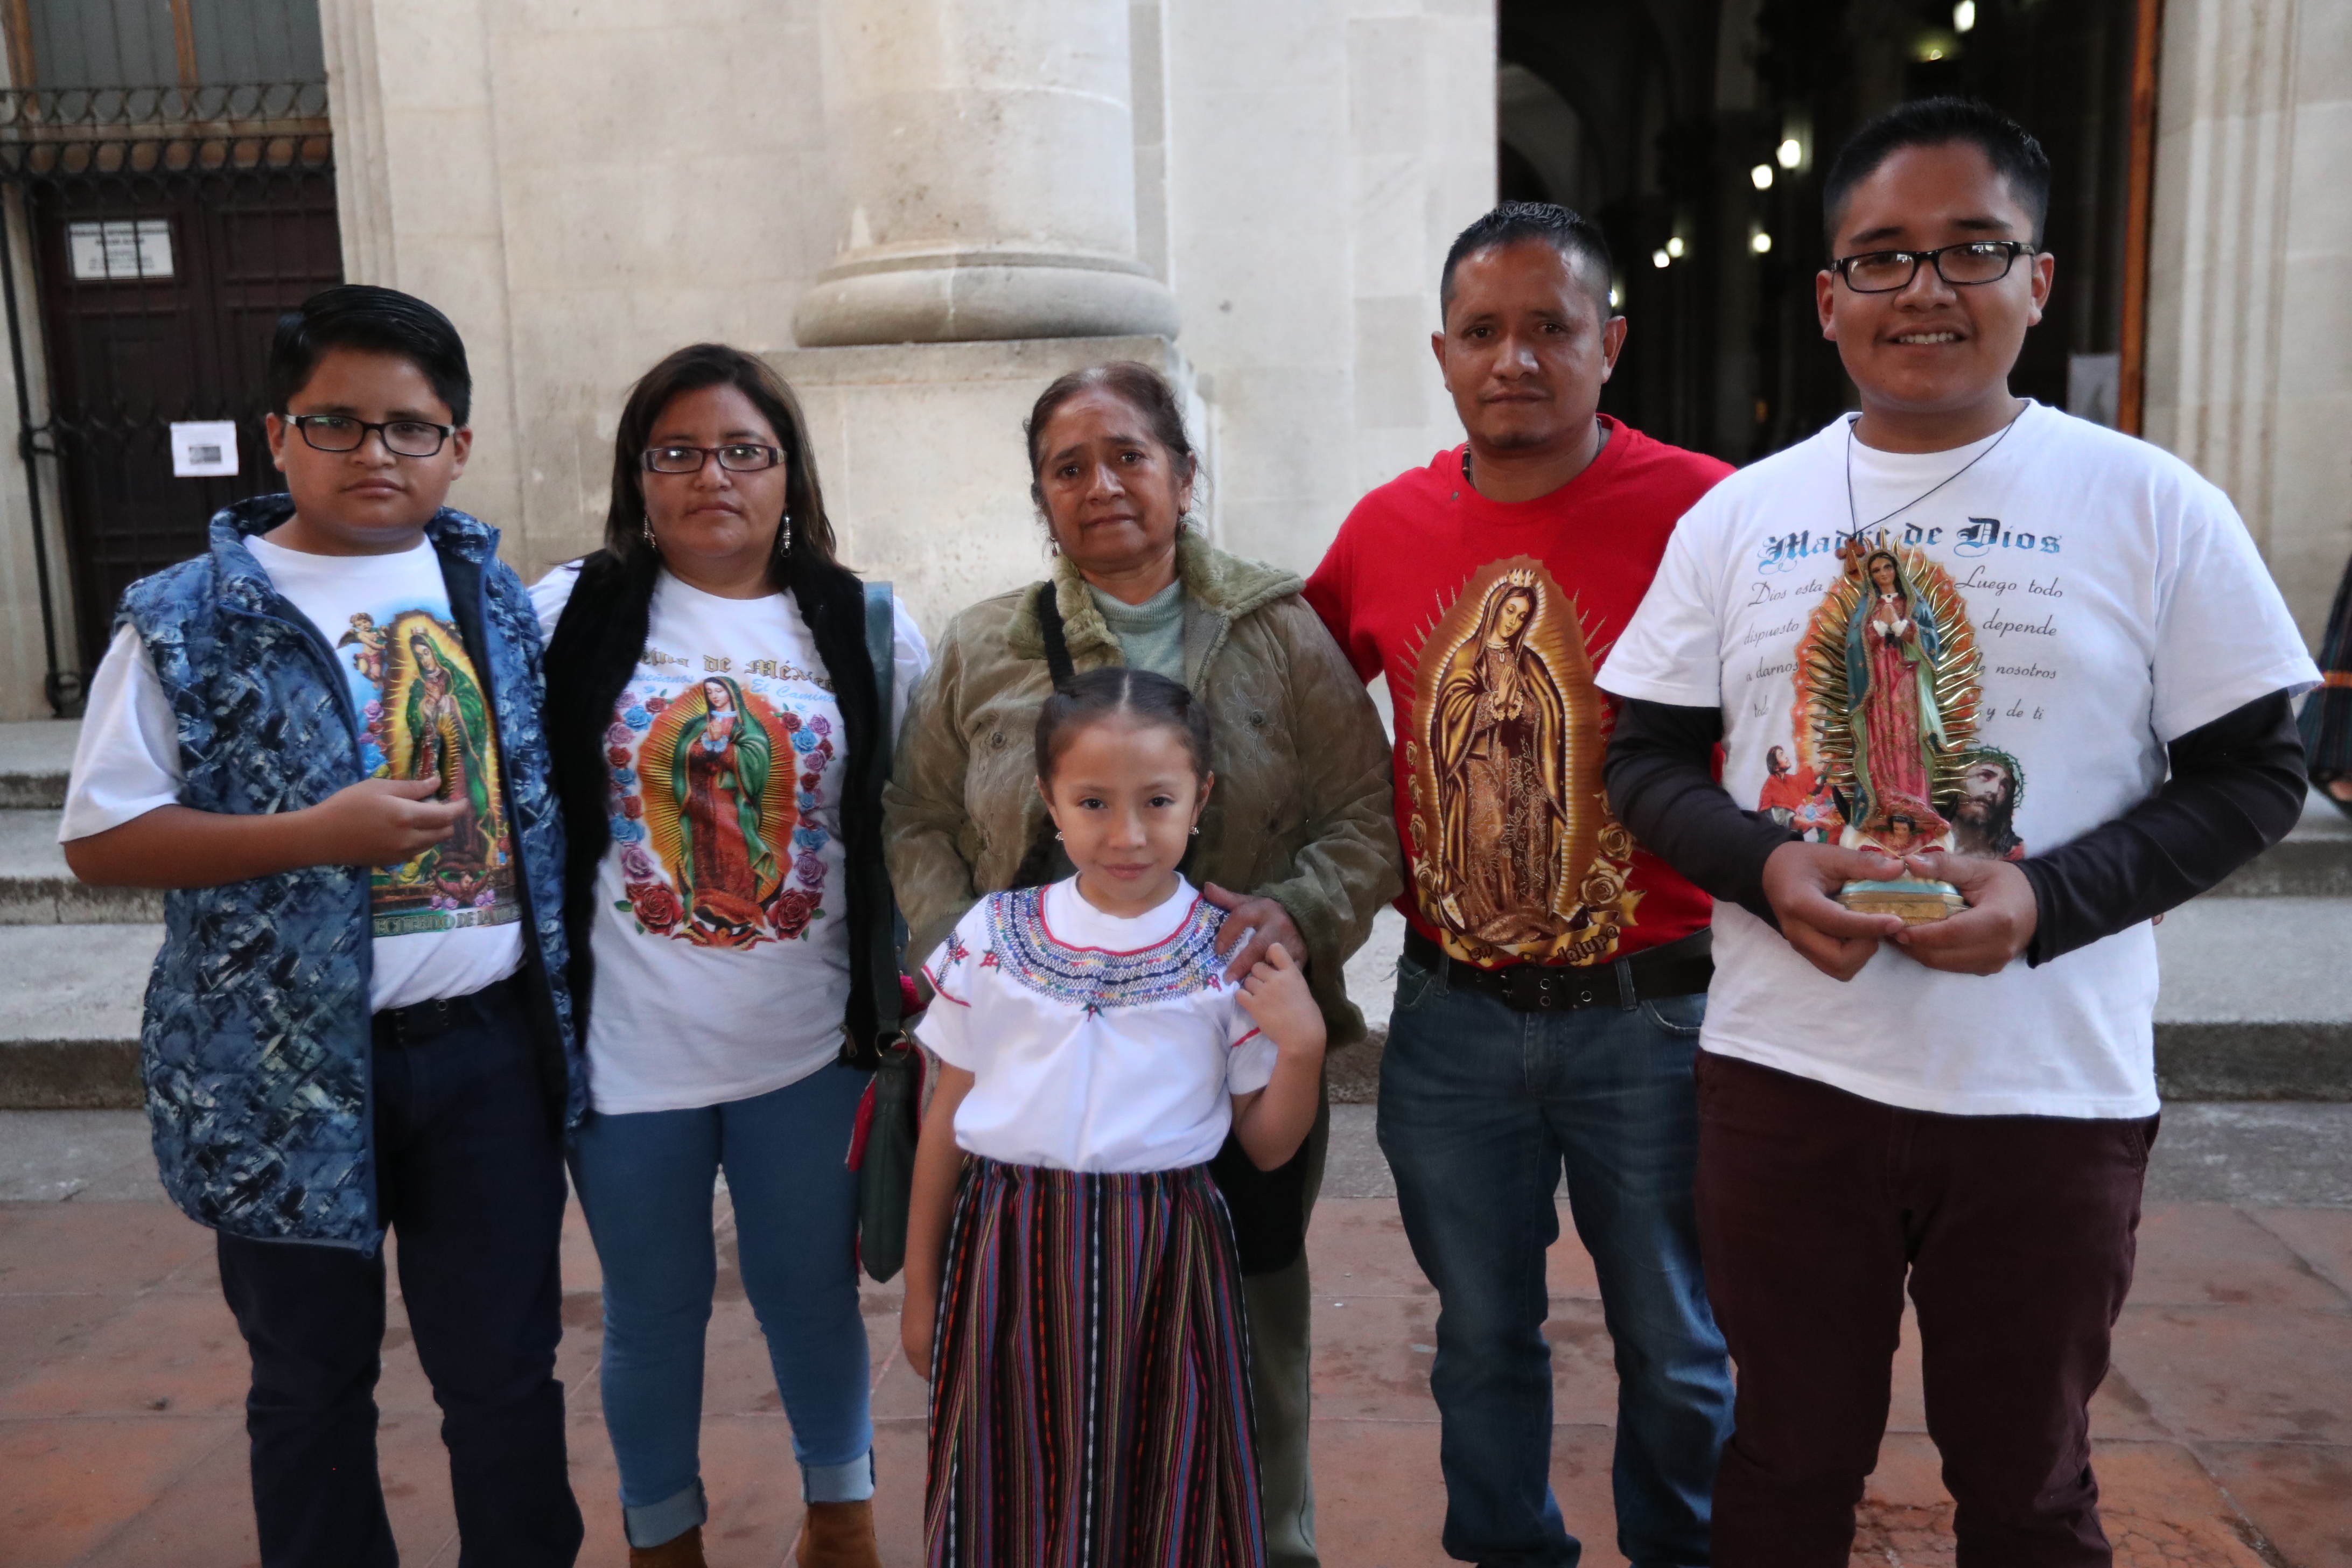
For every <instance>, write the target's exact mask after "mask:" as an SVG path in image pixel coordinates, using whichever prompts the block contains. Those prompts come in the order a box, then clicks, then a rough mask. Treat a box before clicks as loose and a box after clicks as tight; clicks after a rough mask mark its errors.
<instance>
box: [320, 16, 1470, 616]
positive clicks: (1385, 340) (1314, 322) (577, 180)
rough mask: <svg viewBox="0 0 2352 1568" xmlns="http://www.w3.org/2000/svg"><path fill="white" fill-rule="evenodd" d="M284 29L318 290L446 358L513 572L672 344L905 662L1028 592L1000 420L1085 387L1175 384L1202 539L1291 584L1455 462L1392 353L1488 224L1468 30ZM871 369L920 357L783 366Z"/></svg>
mask: <svg viewBox="0 0 2352 1568" xmlns="http://www.w3.org/2000/svg"><path fill="white" fill-rule="evenodd" d="M322 13H323V16H324V19H325V31H326V43H327V57H328V65H329V75H330V85H331V104H332V111H333V114H334V116H335V126H336V145H337V154H338V157H337V162H338V177H339V180H340V188H341V202H342V212H343V235H344V254H345V260H346V268H347V270H348V273H349V275H350V277H351V278H352V279H355V280H364V281H373V282H383V283H388V284H392V285H394V286H396V287H399V288H402V289H408V290H411V291H413V292H415V293H418V294H421V295H424V296H425V297H426V298H428V299H430V300H434V301H435V302H436V303H437V304H439V305H441V306H442V307H443V308H444V309H446V310H448V312H449V313H450V315H451V317H452V318H453V319H454V320H455V321H457V324H458V326H459V328H460V329H461V330H462V331H464V332H465V334H466V339H467V345H468V348H469V350H470V352H471V353H472V355H473V361H474V372H475V377H476V387H477V402H476V412H475V416H474V425H475V428H476V431H477V437H476V446H475V452H476V458H475V461H474V467H473V468H472V469H471V471H469V472H468V473H467V476H466V478H465V479H463V480H461V481H460V490H459V494H458V497H457V500H458V501H459V503H460V504H463V505H466V506H467V507H469V508H472V509H474V510H478V511H479V512H481V514H482V515H484V516H485V517H487V518H489V519H491V520H492V521H496V522H498V523H499V526H501V527H502V528H504V529H505V530H506V532H507V538H508V545H507V553H508V555H509V559H511V560H512V561H513V562H514V563H516V564H517V565H518V566H519V567H520V568H521V569H523V570H524V571H526V572H531V571H535V570H537V569H539V568H540V567H541V566H544V565H545V564H547V563H551V562H554V561H557V560H561V559H563V558H564V557H567V556H569V555H572V554H575V553H577V552H580V551H582V550H584V549H586V548H588V547H589V545H590V544H591V543H592V542H593V539H594V536H595V533H596V531H597V528H598V527H599V525H600V523H601V520H602V517H603V514H604V496H605V491H606V489H607V486H608V484H609V475H610V465H611V455H610V454H611V447H610V442H611V439H612V432H613V426H614V418H615V417H616V416H617V414H618V412H619V409H620V405H621V401H622V398H623V396H624V395H625V391H626V389H627V387H628V384H629V383H630V381H631V380H632V379H633V378H634V377H635V375H636V374H638V373H639V372H641V371H642V370H644V369H645V368H646V366H647V365H648V364H650V363H652V362H653V361H654V360H655V359H656V358H658V357H659V356H660V355H661V354H662V353H665V352H667V350H669V349H672V348H675V347H677V346H678V345H679V344H681V343H685V342H692V341H695V340H696V339H698V338H719V339H723V340H726V341H730V342H736V343H740V344H741V345H743V346H745V347H748V348H751V349H754V350H758V351H761V352H763V353H774V354H776V355H777V356H778V361H777V363H779V364H781V365H782V366H783V368H784V369H785V370H786V372H787V374H789V375H791V376H792V377H793V379H794V380H795V382H796V383H798V384H801V385H802V386H803V390H804V391H805V393H806V394H807V397H808V401H809V404H810V407H811V413H812V416H813V417H814V418H815V419H816V420H817V422H818V424H819V425H820V426H821V428H822V430H823V432H824V433H822V434H821V435H820V436H819V442H820V448H821V452H822V458H821V462H822V464H823V468H822V472H823V477H824V481H825V484H826V487H827V490H828V497H829V504H830V506H831V508H832V510H834V511H835V514H836V521H837V522H838V524H839V526H840V528H841V531H842V532H843V534H844V536H845V541H846V544H847V548H848V550H849V552H850V554H851V555H852V557H853V558H854V559H855V560H856V563H857V564H858V565H860V566H861V567H863V568H865V569H866V570H868V571H870V572H873V573H875V574H879V575H887V576H889V577H891V578H893V579H894V580H896V581H898V582H900V583H902V584H906V585H907V589H908V594H909V595H910V598H911V599H912V600H913V602H914V604H915V606H916V608H917V611H918V614H919V616H920V617H921V618H922V619H923V621H924V622H925V623H926V624H927V625H929V626H933V627H937V626H939V625H940V624H941V623H943V621H944V620H945V618H946V616H948V615H949V614H950V613H951V612H952V611H953V610H954V609H956V608H957V607H959V606H960V605H961V603H963V602H964V600H965V599H968V598H969V597H971V596H973V595H977V594H979V593H982V592H987V591H992V590H993V589H994V588H995V587H998V586H1001V585H1002V584H1004V583H1007V582H1013V581H1020V580H1024V579H1025V578H1026V577H1027V576H1029V575H1032V574H1034V572H1035V570H1036V567H1037V563H1038V551H1037V542H1036V538H1037V535H1036V524H1035V522H1034V516H1033V514H1032V511H1031V509H1030V505H1029V501H1028V498H1027V476H1026V474H1025V472H1024V461H1023V458H1022V450H1023V447H1022V437H1021V430H1020V416H1021V415H1022V414H1023V413H1024V412H1025V410H1026V408H1027V405H1028V403H1029V401H1030V400H1031V399H1032V398H1034V395H1035V394H1036V392H1037V391H1038V390H1039V389H1041V388H1042V387H1043V386H1044V385H1045V382H1046V381H1047V380H1049V379H1050V378H1051V376H1052V375H1053V374H1059V372H1060V371H1061V370H1062V369H1065V368H1069V367H1070V366H1071V365H1072V364H1074V363H1081V362H1082V361H1083V360H1084V359H1085V358H1086V357H1087V354H1088V353H1095V352H1097V351H1098V352H1099V353H1110V352H1118V353H1135V354H1138V355H1139V356H1140V357H1148V358H1153V359H1156V360H1159V361H1160V362H1161V363H1166V364H1169V365H1171V366H1181V369H1182V371H1183V374H1184V378H1185V381H1186V384H1187V385H1188V386H1189V387H1190V388H1191V390H1192V395H1193V405H1194V409H1195V414H1196V428H1195V431H1194V437H1195V439H1196V441H1198V442H1199V443H1201V444H1202V446H1203V447H1204V449H1205V450H1207V451H1209V452H1210V453H1212V454H1213V471H1212V474H1211V483H1210V487H1209V491H1208V498H1209V499H1208V500H1207V502H1206V506H1207V508H1208V521H1210V522H1211V524H1212V526H1213V528H1214V529H1215V531H1216V532H1217V534H1218V536H1219V537H1220V538H1221V539H1222V540H1223V542H1225V543H1226V544H1227V545H1228V546H1229V547H1231V548H1234V549H1236V550H1239V551H1242V552H1244V553H1247V554H1252V555H1257V556H1262V557H1265V558H1266V559H1270V560H1276V561H1280V562H1283V563H1287V564H1291V565H1296V566H1301V567H1305V566H1309V565H1311V564H1312V563H1314V562H1315V561H1316V560H1317V559H1318V556H1319V555H1320V553H1321V551H1322V548H1323V546H1324V544H1325V543H1326V542H1328V540H1329V539H1330V537H1331V535H1332V533H1333V532H1334V531H1336V530H1337V528H1338V526H1339V521H1340V519H1341V518H1342V517H1344V516H1345V515H1346V513H1347V510H1348V508H1349V505H1350V504H1351V503H1352V502H1353V501H1354V500H1355V498H1356V497H1357V495H1359V494H1360V492H1361V491H1362V490H1363V489H1365V488H1367V487H1368V486H1370V485H1371V484H1374V483H1377V482H1379V481H1380V480H1381V479H1387V478H1388V477H1390V476H1391V475H1392V474H1394V473H1395V472H1397V471H1398V470H1399V469H1401V468H1405V467H1408V466H1410V465H1412V464H1416V463H1420V462H1423V461H1426V460H1427V458H1428V457H1429V455H1430V454H1431V453H1432V452H1433V451H1434V450H1436V449H1437V448H1438V447H1441V446H1443V445H1446V444H1449V443H1451V442H1452V441H1454V440H1456V439H1458V438H1459V437H1458V435H1457V434H1456V433H1455V429H1454V419H1453V414H1452V409H1451V407H1450V405H1447V404H1446V402H1445V400H1444V395H1443V390H1442V388H1440V387H1439V385H1438V384H1437V382H1436V379H1435V376H1434V373H1433V370H1432V369H1431V367H1430V360H1429V357H1428V353H1429V351H1428V348H1427V334H1428V331H1429V329H1430V327H1431V326H1432V324H1433V321H1434V319H1435V315H1436V273H1437V267H1438V263H1439V261H1440V259H1441V258H1443V256H1444V248H1445V246H1446V245H1447V243H1448V242H1449V241H1450V240H1451V239H1452V237H1453V236H1454V234H1455V233H1456V232H1457V231H1458V230H1459V229H1460V228H1461V226H1463V225H1464V224H1465V223H1467V222H1468V221H1469V220H1470V219H1471V218H1473V217H1475V216H1477V214H1479V213H1480V212H1482V211H1484V210H1485V209H1486V207H1487V206H1488V205H1490V204H1491V200H1492V195H1493V191H1494V184H1495V176H1494V157H1495V152H1494V149H1495V132H1494V71H1495V65H1494V60H1495V40H1494V19H1493V13H1492V6H1491V0H1290V3H1287V4H1285V5H1278V6H1267V5H1261V4H1254V3H1250V0H1185V3H1184V4H1182V5H1177V4H1174V3H1173V0H1137V3H1134V4H1129V5H1123V6H1122V5H1115V4H1113V5H1105V4H1102V3H1101V0H1050V3H1047V0H1036V3H1034V4H1033V3H1032V0H1002V3H1000V4H996V5H986V4H982V5H953V6H949V5H938V4H932V3H929V0H908V3H906V4H899V3H897V0H784V3H782V4H776V3H772V0H709V3H707V4H701V5H696V6H693V7H691V8H689V9H686V10H681V9H679V8H676V7H669V6H660V7H656V6H650V5H643V4H639V3H635V0H602V3H591V4H586V5H544V4H526V3H518V0H410V3H407V4H403V5H389V4H385V3H383V0H324V4H323V5H322ZM1057 19H1058V20H1057ZM1032 35H1034V37H1033V36H1032ZM1024 39H1026V40H1028V42H1027V43H1026V44H1025V45H1024V43H1023V40H1024ZM1107 147H1108V148H1109V149H1110V150H1111V152H1112V153H1113V154H1114V156H1111V157H1108V158H1107V157H1106V156H1105V149H1106V148H1107ZM906 149H912V150H913V152H914V153H919V154H920V155H919V156H918V155H912V154H910V153H908V152H907V151H905V150H906ZM935 180H937V181H940V182H944V183H943V184H938V185H934V184H933V182H934V181H935ZM992 269H993V272H994V273H995V276H994V277H993V278H992V277H991V276H989V274H990V272H991V270H992ZM1007 275H1012V276H1011V280H1010V282H1009V283H1008V281H1007ZM910 279H911V280H914V283H909V280H910ZM877 280H878V282H879V283H880V284H889V285H897V284H908V287H904V288H898V289H896V291H895V292H893V293H890V294H888V295H887V298H883V299H878V300H877V294H878V293H880V292H881V290H880V289H878V287H877ZM915 283H919V285H920V286H919V287H917V286H915ZM1105 285H1108V286H1105ZM927 289H928V290H929V292H928V293H927V292H926V290H927ZM956 290H961V291H962V292H961V293H960V294H957V293H955V291H956ZM951 295H952V296H953V297H954V298H955V299H959V300H963V301H965V302H966V303H965V305H964V306H963V307H962V308H961V321H959V320H957V319H955V313H954V312H953V311H950V310H949V309H948V301H949V300H950V296H951ZM975 299H976V300H978V305H977V307H974V306H972V305H971V301H973V300H975ZM1057 299H1058V300H1061V301H1063V302H1064V304H1065V305H1066V307H1067V308H1066V310H1065V311H1064V312H1063V315H1062V318H1061V319H1060V320H1059V321H1056V322H1052V323H1050V324H1051V331H1047V330H1045V327H1043V326H1041V325H1040V324H1039V323H1040V321H1041V320H1042V319H1043V318H1041V316H1040V315H1039V302H1040V301H1041V300H1043V301H1045V303H1046V305H1047V306H1048V308H1049V313H1050V306H1051V304H1052V302H1053V301H1054V300H1057ZM1106 300H1108V303H1106ZM861 311H863V312H864V315H863V317H861V315H860V312H861ZM894 311H895V312H896V314H895V315H894V314H893V313H892V312H894ZM927 311H928V312H929V314H928V315H927V314H926V312H927ZM992 312H993V314H992ZM861 320H863V321H865V322H866V325H865V326H863V327H861V326H860V324H859V322H860V321H861ZM796 323H797V326H798V328H799V331H797V332H796V331H795V327H796ZM891 323H895V327H896V330H895V331H893V330H892V327H891ZM1171 329H1172V332H1173V343H1172V346H1171V344H1170V343H1169V342H1156V343H1141V344H1138V343H1136V342H1130V341H1121V342H1117V343H1113V342H1103V343H1100V344H1097V345H1092V346H1091V347H1090V348H1089V349H1088V350H1087V351H1083V352H1081V351H1079V350H1078V342H1077V340H1076V338H1075V337H1074V336H1073V335H1072V334H1088V333H1099V332H1102V331H1127V332H1132V333H1141V334H1144V335H1146V336H1157V337H1160V338H1163V339H1164V338H1166V337H1167V336H1168V335H1169V334H1170V332H1171ZM889 336H897V337H902V338H915V339H928V340H933V341H931V342H914V343H910V344H908V345H906V346H903V347H899V348H894V349H887V350H886V349H882V348H876V347H856V348H842V347H812V348H803V347H802V346H801V345H802V344H803V342H816V343H824V344H843V343H856V342H869V343H870V342H875V341H876V339H877V338H878V337H889ZM959 336H961V337H967V338H976V339H982V340H985V341H983V342H947V341H940V340H948V339H952V338H955V337H959ZM927 506H928V507H929V515H928V516H926V515H925V514H924V513H925V508H926V507H927Z"/></svg>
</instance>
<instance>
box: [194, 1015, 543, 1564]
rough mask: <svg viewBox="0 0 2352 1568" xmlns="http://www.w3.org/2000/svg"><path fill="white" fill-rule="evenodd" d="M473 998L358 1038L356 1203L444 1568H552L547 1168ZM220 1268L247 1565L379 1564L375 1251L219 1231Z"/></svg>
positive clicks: (536, 1122)
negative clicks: (245, 1351)
mask: <svg viewBox="0 0 2352 1568" xmlns="http://www.w3.org/2000/svg"><path fill="white" fill-rule="evenodd" d="M482 996H483V998H484V1001H483V1004H482V1005H480V1006H479V1007H478V1008H475V1009H473V1010H472V1016H467V1017H465V1018H463V1019H462V1020H461V1021H460V1022H458V1023H457V1025H456V1026H454V1027H452V1028H451V1029H450V1030H449V1031H448V1032H447V1033H446V1034H444V1035H441V1036H439V1037H436V1038H434V1039H432V1040H429V1041H427V1042H425V1043H423V1044H418V1045H411V1046H408V1047H404V1048H389V1047H387V1045H386V1044H385V1043H384V1041H383V1028H382V1026H381V1024H380V1025H379V1029H378V1044H377V1046H376V1049H375V1160H376V1196H377V1203H378V1206H379V1212H380V1213H381V1214H382V1215H383V1222H384V1224H385V1225H387V1226H389V1227H390V1228H391V1230H392V1232H393V1235H394V1237H395V1238H396V1239H397V1241H398V1243H399V1254H400V1288H401V1290H402V1293H403V1296H404V1300H405V1304H406V1306H407V1309H408V1321H409V1327H410V1328H411V1330H412V1331H414V1333H415V1341H416V1354H417V1359H418V1360H419V1361H420V1362H422V1363H424V1366H425V1376H426V1377H427V1378H429V1379H431V1381H432V1384H433V1397H434V1399H435V1401H436V1403H437V1404H439V1405H440V1406H441V1414H442V1419H441V1438H442V1441H443V1442H444V1443H446V1445H447V1446H448V1449H449V1480H450V1489H451V1490H452V1492H453V1493H454V1494H455V1498H456V1501H457V1531H458V1535H459V1539H460V1541H461V1542H462V1545H461V1547H460V1551H459V1556H458V1562H459V1563H461V1564H463V1565H464V1568H514V1565H537V1564H558V1565H568V1564H569V1563H571V1562H572V1559H573V1558H574V1557H575V1556H576V1555H577V1554H578V1552H579V1550H580V1537H581V1523H580V1509H579V1505H578V1504H576V1503H575V1502H574V1501H573V1500H572V1484H571V1480H570V1479H569V1477H568V1476H567V1474H566V1472H565V1462H564V1447H563V1385H562V1384H561V1383H558V1382H557V1381H556V1379H555V1344H556V1340H557V1338H558V1336H559V1335H560V1334H561V1333H562V1324H561V1322H560V1321H559V1319H558V1316H557V1310H558V1307H559V1305H560V1302H561V1299H562V1298H561V1293H562V1283H561V1280H560V1278H559V1276H558V1273H557V1264H556V1247H557V1242H558V1239H559V1237H560V1236H561V1234H562V1227H563V1201H564V1188H563V1162H562V1150H561V1148H560V1145H559V1141H558V1139H557V1136H556V1131H555V1128H554V1126H553V1124H552V1121H551V1117H550V1114H549V1110H548V1105H547V1100H546V1099H545V1097H544V1096H543V1094H542V1093H541V1088H540V1080H539V1075H538V1071H537V1068H536V1067H535V1066H534V1062H533V1052H532V1045H531V1037H530V1026H529V1025H528V1023H527V1021H526V1019H525V1017H524V1015H523V1011H522V1008H521V1007H520V1005H518V1004H517V1003H516V1001H515V1000H514V994H513V987H511V986H501V987H496V988H493V990H491V991H489V992H485V993H483V994H482ZM220 1273H221V1289H222V1293H223V1294H224V1295H226V1297H227V1298H228V1305H229V1310H230V1311H232V1312H234V1313H235V1314H236V1323H237V1327H238V1329H239V1330H240V1331H243V1333H244V1335H245V1341H246V1344H247V1347H248V1348H249V1349H250V1350H251V1351H252V1352H253V1391H252V1393H251V1394H248V1395H247V1399H246V1431H247V1435H248V1436H250V1438H251V1440H252V1453H253V1461H252V1462H253V1508H254V1513H255V1515H256V1518H257V1521H258V1523H259V1526H260V1533H261V1560H262V1562H263V1563H265V1564H266V1565H267V1568H292V1565H297V1564H299V1565H302V1568H310V1565H313V1564H315V1565H318V1568H330V1565H331V1568H379V1565H388V1564H392V1563H397V1562H398V1561H399V1554H398V1552H396V1551H395V1550H394V1546H393V1540H392V1526H391V1523H390V1521H388V1520H387V1519H386V1518H385V1517H384V1510H383V1486H382V1484H381V1482H380V1481H379V1479H378V1478H377V1475H376V1456H375V1431H376V1408H375V1397H374V1392H375V1382H376V1373H377V1369H378V1364H379V1359H380V1357H381V1354H382V1352H383V1327H384V1265H383V1257H382V1256H381V1255H378V1256H375V1257H363V1256H362V1255H361V1254H359V1253H357V1252H353V1251H350V1250H347V1249H345V1248H342V1247H315V1246H310V1245H306V1244H302V1243H291V1242H265V1241H249V1240H246V1239H244V1238H241V1237H232V1236H223V1237H221V1238H220Z"/></svg>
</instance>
